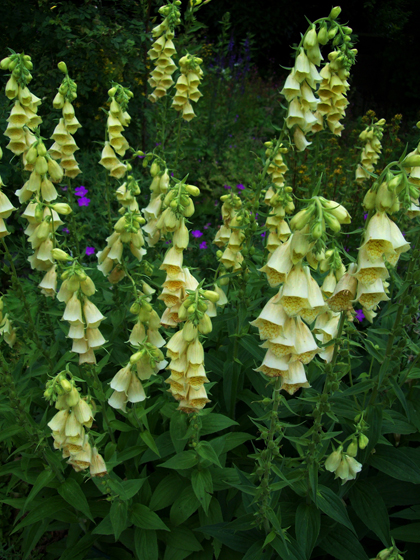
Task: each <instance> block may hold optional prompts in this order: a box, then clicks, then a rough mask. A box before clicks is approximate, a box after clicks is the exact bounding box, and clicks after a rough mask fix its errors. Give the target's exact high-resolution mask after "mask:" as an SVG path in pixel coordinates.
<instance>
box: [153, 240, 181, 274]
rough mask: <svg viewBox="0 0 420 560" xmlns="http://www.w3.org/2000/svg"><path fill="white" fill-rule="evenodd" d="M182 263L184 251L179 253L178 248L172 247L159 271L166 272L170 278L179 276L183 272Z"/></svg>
mask: <svg viewBox="0 0 420 560" xmlns="http://www.w3.org/2000/svg"><path fill="white" fill-rule="evenodd" d="M182 261H183V254H182V251H178V250H177V249H176V247H171V248H170V249H169V250H168V251H167V253H166V255H165V258H164V259H163V262H162V264H161V266H160V267H159V270H165V272H166V273H167V275H168V276H169V277H174V276H177V275H178V274H179V273H180V272H182Z"/></svg>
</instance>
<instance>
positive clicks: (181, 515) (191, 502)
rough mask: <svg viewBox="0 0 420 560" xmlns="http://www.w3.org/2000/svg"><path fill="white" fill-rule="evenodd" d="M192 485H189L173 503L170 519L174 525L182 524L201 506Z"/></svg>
mask: <svg viewBox="0 0 420 560" xmlns="http://www.w3.org/2000/svg"><path fill="white" fill-rule="evenodd" d="M200 505H201V504H200V502H199V501H198V499H197V497H196V495H195V494H194V490H193V489H192V486H187V487H186V488H185V489H184V490H183V491H182V492H181V494H180V496H179V498H177V499H176V500H175V502H174V503H173V504H172V507H171V512H170V520H171V523H173V525H176V526H178V525H181V524H182V523H184V521H186V520H187V519H189V518H190V517H191V515H192V514H193V513H194V512H195V511H197V509H198V508H199V507H200Z"/></svg>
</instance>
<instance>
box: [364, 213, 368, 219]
mask: <svg viewBox="0 0 420 560" xmlns="http://www.w3.org/2000/svg"><path fill="white" fill-rule="evenodd" d="M367 217H368V212H365V213H364V214H363V219H364V220H367Z"/></svg>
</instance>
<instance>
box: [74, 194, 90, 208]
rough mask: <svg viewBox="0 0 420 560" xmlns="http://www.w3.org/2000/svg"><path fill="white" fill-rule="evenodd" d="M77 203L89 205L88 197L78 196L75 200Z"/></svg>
mask: <svg viewBox="0 0 420 560" xmlns="http://www.w3.org/2000/svg"><path fill="white" fill-rule="evenodd" d="M77 204H78V205H79V206H89V204H90V198H86V197H85V196H82V197H81V198H79V200H78V201H77Z"/></svg>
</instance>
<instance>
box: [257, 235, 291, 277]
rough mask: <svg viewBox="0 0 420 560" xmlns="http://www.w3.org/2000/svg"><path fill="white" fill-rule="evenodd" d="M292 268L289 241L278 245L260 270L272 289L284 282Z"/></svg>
mask: <svg viewBox="0 0 420 560" xmlns="http://www.w3.org/2000/svg"><path fill="white" fill-rule="evenodd" d="M292 267H293V262H292V260H291V254H290V240H289V241H286V243H283V244H282V245H280V246H279V247H278V248H277V249H276V250H275V251H274V253H273V254H272V255H271V257H270V258H269V260H268V262H267V264H266V265H264V266H263V267H262V268H260V271H261V272H264V273H265V274H266V275H267V280H268V283H269V284H270V286H271V287H272V288H274V287H275V286H278V285H279V284H281V283H283V282H285V281H286V278H287V275H288V274H289V272H290V271H291V269H292Z"/></svg>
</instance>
